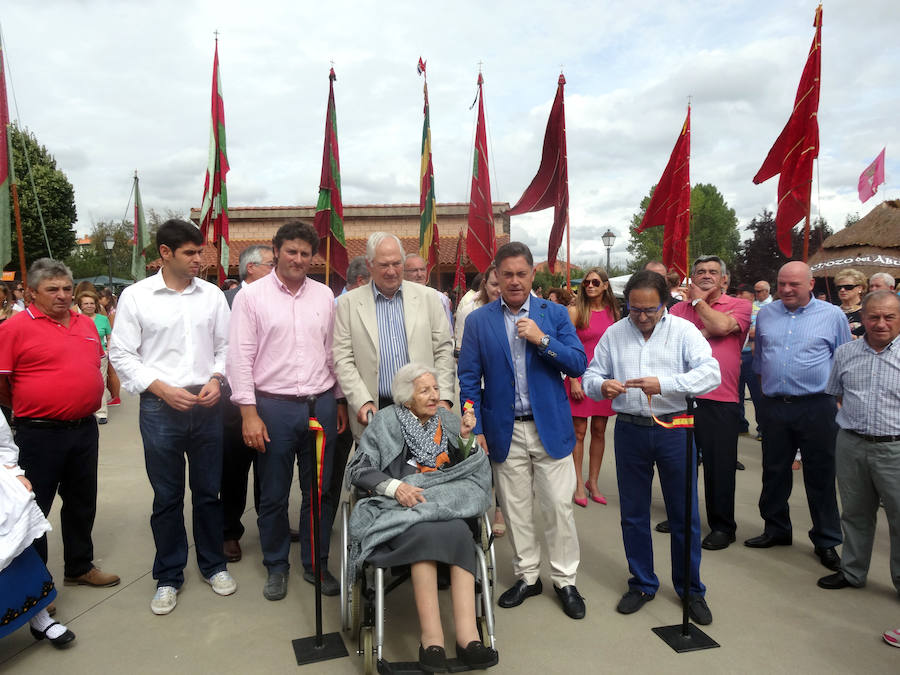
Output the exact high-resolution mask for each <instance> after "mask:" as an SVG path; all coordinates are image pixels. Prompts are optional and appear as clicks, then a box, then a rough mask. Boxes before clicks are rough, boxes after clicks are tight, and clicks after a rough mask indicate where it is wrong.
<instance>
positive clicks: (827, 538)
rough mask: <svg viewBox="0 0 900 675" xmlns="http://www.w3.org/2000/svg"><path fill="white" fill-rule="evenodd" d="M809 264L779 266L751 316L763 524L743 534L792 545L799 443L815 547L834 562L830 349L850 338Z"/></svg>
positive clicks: (836, 521)
mask: <svg viewBox="0 0 900 675" xmlns="http://www.w3.org/2000/svg"><path fill="white" fill-rule="evenodd" d="M814 283H815V282H814V280H813V277H812V272H810V269H809V266H808V265H806V264H805V263H802V262H799V261H793V262H789V263H787V264H786V265H784V266H783V267H782V268H781V269H780V270H779V271H778V297H779V300H776V301H775V302H772V303H770V304H768V305H766V306H765V307H763V308H762V309H760V310H759V314H758V315H757V317H756V349H755V352H754V356H753V369H754V371H755V372H756V373H757V374H759V376H760V379H761V384H762V393H763V400H762V401H761V405H760V407H759V411H758V412H759V419H760V425H761V427H762V435H763V438H762V460H763V476H762V493H761V494H760V497H759V513H760V515H761V516H762V518H763V520H764V521H765V529H764V530H763V533H762V534H761V535H760V536H758V537H753V538H751V539H748V540H747V541H745V542H744V544H745V545H746V546H749V547H751V548H769V547H772V546H790V544H791V543H792V535H791V518H790V513H789V510H788V498H789V497H790V496H791V487H792V482H793V477H792V475H791V463H792V461H793V459H794V453H795V451H796V449H797V448H799V449H800V452H801V453H802V455H803V482H804V485H805V486H806V497H807V501H808V503H809V513H810V516H811V517H812V523H813V526H812V529H811V530H810V531H809V538H810V539H811V540H812V543H813V547H814V551H815V554H816V555H817V556H818V557H819V559H820V560H821V562H822V564H823V565H824V566H825V567H827V568H828V569H831V570H835V571H836V570H838V569H839V568H840V564H841V559H840V557H839V556H838V554H837V552H836V551H835V547H836V546H838V545H839V544H840V543H841V524H840V517H839V515H838V508H837V496H836V494H835V487H834V480H835V465H834V448H835V438H836V436H837V423H836V422H835V415H836V414H837V404H836V403H835V399H834V396H832V395H831V394H828V393H826V391H825V385H826V384H827V383H828V376H829V374H830V372H831V366H832V363H833V362H834V353H835V350H836V349H837V348H838V347H839V346H841V345H842V344H844V343H845V342H848V341H849V340H850V328H849V325H848V323H847V319H846V318H845V317H844V313H843V312H842V311H841V310H840V309H839V308H838V307H836V306H835V305H832V304H831V303H828V302H822V301H821V300H816V299H814V298H813V297H812V289H813V285H814Z"/></svg>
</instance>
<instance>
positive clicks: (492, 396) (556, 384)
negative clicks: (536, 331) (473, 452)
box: [459, 296, 587, 462]
mask: <svg viewBox="0 0 900 675" xmlns="http://www.w3.org/2000/svg"><path fill="white" fill-rule="evenodd" d="M530 310H531V311H530V312H529V318H530V319H532V320H533V321H534V322H535V323H537V325H538V326H539V327H540V329H541V330H542V331H543V332H544V333H546V334H547V335H549V336H550V344H549V345H548V346H547V349H545V350H544V351H543V352H541V350H540V349H539V348H538V347H536V346H535V345H533V344H531V343H530V342H528V343H526V347H525V371H526V376H527V378H528V397H529V399H530V401H531V411H532V413H533V414H534V421H535V424H536V425H537V431H538V434H539V435H540V438H541V443H543V445H544V449H545V450H546V451H547V454H548V455H550V456H551V457H554V458H556V459H560V458H562V457H566V456H568V455H569V454H571V452H572V448H573V447H574V446H575V429H574V427H573V426H572V411H571V408H570V407H569V399H568V397H567V396H566V390H565V387H564V386H563V381H562V378H561V377H560V372H562V373H564V374H566V375H568V376H569V377H580V376H581V375H582V374H583V373H584V371H585V368H587V358H586V357H585V354H584V346H583V345H582V344H581V340H579V339H578V336H577V335H576V334H575V327H574V326H573V325H572V322H571V321H570V320H569V313H568V311H567V310H566V308H565V307H563V306H562V305H557V304H556V303H555V302H550V301H548V300H542V299H541V298H538V297H536V296H532V297H531V306H530ZM482 380H483V383H484V389H483V390H482ZM459 392H460V402H461V403H465V401H466V399H469V400H471V401H473V402H474V403H475V417H476V418H477V422H476V425H475V429H474V433H476V434H484V438H485V441H486V442H487V445H488V451H489V452H490V455H491V459H492V460H493V461H495V462H503V461H505V460H506V456H507V455H508V454H509V444H510V441H511V440H512V430H513V417H514V414H515V413H514V406H515V371H514V370H513V363H512V354H511V353H510V350H509V340H508V339H507V337H506V326H505V324H504V320H503V308H502V307H501V305H500V300H495V301H494V302H492V303H490V304H488V305H485V306H484V307H479V308H478V309H476V310H475V311H474V312H472V313H471V314H469V316H468V317H467V318H466V327H465V332H464V333H463V343H462V348H461V349H460V352H459Z"/></svg>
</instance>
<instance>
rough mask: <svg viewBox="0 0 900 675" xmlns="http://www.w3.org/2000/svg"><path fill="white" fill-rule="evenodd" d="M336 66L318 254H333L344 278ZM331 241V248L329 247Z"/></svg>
mask: <svg viewBox="0 0 900 675" xmlns="http://www.w3.org/2000/svg"><path fill="white" fill-rule="evenodd" d="M336 79H337V77H336V76H335V74H334V68H332V69H331V72H330V73H329V74H328V110H327V112H326V113H325V149H324V150H323V151H322V175H321V177H320V178H319V202H318V203H317V204H316V218H315V225H316V231H317V232H318V233H319V239H320V242H321V243H320V245H319V254H320V255H322V257H323V258H324V257H326V256H328V257H330V260H328V261H327V264H328V265H330V267H331V269H333V270H334V271H335V274H337V276H339V277H340V278H341V279H345V280H346V277H347V265H348V260H347V244H346V240H345V239H344V204H343V202H342V201H341V159H340V155H339V153H338V134H337V112H336V111H335V107H334V81H335V80H336ZM329 242H330V249H329Z"/></svg>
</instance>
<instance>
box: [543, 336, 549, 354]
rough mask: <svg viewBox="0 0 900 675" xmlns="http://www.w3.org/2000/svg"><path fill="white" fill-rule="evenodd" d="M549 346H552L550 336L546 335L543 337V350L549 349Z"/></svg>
mask: <svg viewBox="0 0 900 675" xmlns="http://www.w3.org/2000/svg"><path fill="white" fill-rule="evenodd" d="M549 346H550V336H549V335H545V336H544V337H542V338H541V351H543V350H544V349H547V347H549Z"/></svg>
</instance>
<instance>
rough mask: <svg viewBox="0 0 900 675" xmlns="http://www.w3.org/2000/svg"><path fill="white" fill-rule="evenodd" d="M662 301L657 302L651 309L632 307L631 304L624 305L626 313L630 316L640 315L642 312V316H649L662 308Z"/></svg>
mask: <svg viewBox="0 0 900 675" xmlns="http://www.w3.org/2000/svg"><path fill="white" fill-rule="evenodd" d="M663 304H664V303H662V302H661V303H659V304H658V305H657V306H656V307H654V308H652V309H644V308H642V307H632V306H631V305H626V306H627V307H628V313H629V314H631V315H632V316H640V315H641V314H643V315H644V316H650V315H651V314H656V313H657V312H658V311H659V310H661V309H662V308H663Z"/></svg>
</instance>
